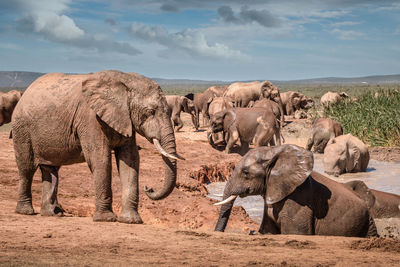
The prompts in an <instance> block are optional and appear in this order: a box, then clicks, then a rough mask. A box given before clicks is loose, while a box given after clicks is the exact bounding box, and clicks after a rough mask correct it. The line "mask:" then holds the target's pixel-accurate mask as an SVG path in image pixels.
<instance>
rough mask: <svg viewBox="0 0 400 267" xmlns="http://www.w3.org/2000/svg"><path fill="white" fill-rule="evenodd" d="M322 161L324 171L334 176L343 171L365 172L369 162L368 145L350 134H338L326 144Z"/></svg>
mask: <svg viewBox="0 0 400 267" xmlns="http://www.w3.org/2000/svg"><path fill="white" fill-rule="evenodd" d="M323 162H324V171H325V172H326V173H327V174H330V175H334V176H336V177H337V176H339V175H340V174H342V173H345V172H365V171H366V169H367V167H368V162H369V151H368V147H367V146H366V145H365V144H364V143H363V142H362V141H361V140H360V139H358V138H357V137H355V136H353V135H351V134H346V135H340V136H338V137H335V138H333V139H331V140H330V141H329V142H328V144H327V145H326V147H325V152H324V158H323Z"/></svg>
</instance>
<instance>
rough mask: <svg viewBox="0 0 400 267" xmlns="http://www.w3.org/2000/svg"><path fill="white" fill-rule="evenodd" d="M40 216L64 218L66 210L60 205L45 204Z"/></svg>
mask: <svg viewBox="0 0 400 267" xmlns="http://www.w3.org/2000/svg"><path fill="white" fill-rule="evenodd" d="M40 215H42V216H59V217H61V216H64V209H63V208H62V207H61V205H60V204H55V205H51V204H45V205H42V207H41V209H40Z"/></svg>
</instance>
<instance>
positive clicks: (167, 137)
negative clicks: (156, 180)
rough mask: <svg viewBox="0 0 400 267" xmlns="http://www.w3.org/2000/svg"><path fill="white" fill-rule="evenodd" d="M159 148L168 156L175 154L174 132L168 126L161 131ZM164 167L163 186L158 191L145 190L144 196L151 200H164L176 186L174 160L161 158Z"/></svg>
mask: <svg viewBox="0 0 400 267" xmlns="http://www.w3.org/2000/svg"><path fill="white" fill-rule="evenodd" d="M160 144H161V147H162V148H163V149H164V150H165V151H166V152H167V153H168V154H170V155H175V156H177V154H176V144H175V136H174V131H173V129H172V127H171V125H170V124H169V125H168V126H166V127H164V128H163V129H162V130H161V142H160ZM178 157H179V156H178ZM162 159H163V161H164V167H165V178H164V184H163V187H162V188H161V189H159V190H158V191H153V189H151V188H149V189H148V188H145V191H146V195H147V196H148V197H149V198H150V199H152V200H160V199H163V198H166V197H167V196H168V195H169V194H170V193H171V192H172V190H174V187H175V185H176V160H175V159H171V158H169V157H166V156H164V155H163V156H162Z"/></svg>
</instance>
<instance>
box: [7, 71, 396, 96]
mask: <svg viewBox="0 0 400 267" xmlns="http://www.w3.org/2000/svg"><path fill="white" fill-rule="evenodd" d="M43 74H44V73H40V72H26V71H0V87H3V88H7V87H8V88H16V87H19V88H26V87H28V86H29V85H30V84H31V83H32V82H33V81H34V80H36V79H37V78H38V77H40V76H42V75H43ZM152 79H153V80H155V81H156V82H157V83H158V84H160V86H161V87H163V89H167V90H173V89H193V90H194V91H198V90H202V89H205V88H208V87H209V86H211V85H221V84H229V83H232V82H231V81H205V80H189V79H162V78H152ZM272 82H273V83H276V84H389V83H391V84H393V83H396V84H398V83H400V74H397V75H376V76H366V77H356V78H339V77H328V78H316V79H305V80H291V81H279V80H272Z"/></svg>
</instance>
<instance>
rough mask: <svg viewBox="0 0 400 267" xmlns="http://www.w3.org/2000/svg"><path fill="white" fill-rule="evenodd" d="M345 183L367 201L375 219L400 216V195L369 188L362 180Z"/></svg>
mask: <svg viewBox="0 0 400 267" xmlns="http://www.w3.org/2000/svg"><path fill="white" fill-rule="evenodd" d="M344 185H345V186H346V187H348V188H350V189H351V190H353V191H354V192H355V193H356V194H357V195H358V196H359V197H360V198H361V199H362V200H364V201H365V203H366V204H367V207H368V209H369V212H370V213H371V215H372V217H373V218H374V219H375V218H377V219H379V218H392V217H396V218H400V196H399V195H396V194H392V193H387V192H382V191H379V190H374V189H370V188H368V186H367V185H366V184H365V183H364V182H363V181H360V180H354V181H350V182H347V183H344Z"/></svg>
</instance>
